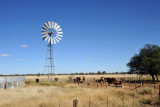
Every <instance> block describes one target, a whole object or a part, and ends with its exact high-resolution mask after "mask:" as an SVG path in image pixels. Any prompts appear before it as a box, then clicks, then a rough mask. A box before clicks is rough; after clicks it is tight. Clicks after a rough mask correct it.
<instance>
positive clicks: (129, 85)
mask: <svg viewBox="0 0 160 107" xmlns="http://www.w3.org/2000/svg"><path fill="white" fill-rule="evenodd" d="M129 89H130V80H129Z"/></svg>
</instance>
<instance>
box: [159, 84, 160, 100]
mask: <svg viewBox="0 0 160 107" xmlns="http://www.w3.org/2000/svg"><path fill="white" fill-rule="evenodd" d="M159 102H160V85H159Z"/></svg>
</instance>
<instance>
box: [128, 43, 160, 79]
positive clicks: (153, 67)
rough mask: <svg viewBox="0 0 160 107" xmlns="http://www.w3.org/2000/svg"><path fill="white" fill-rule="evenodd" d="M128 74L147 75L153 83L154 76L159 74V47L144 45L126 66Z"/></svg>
mask: <svg viewBox="0 0 160 107" xmlns="http://www.w3.org/2000/svg"><path fill="white" fill-rule="evenodd" d="M127 66H128V67H129V68H130V70H129V72H130V73H138V74H141V75H145V74H149V75H151V76H152V79H153V81H155V78H154V76H156V78H157V81H158V75H159V74H160V47H159V46H158V45H152V44H146V45H145V46H144V48H142V49H140V52H139V54H135V55H134V56H133V57H132V58H131V59H130V62H129V63H128V64H127Z"/></svg>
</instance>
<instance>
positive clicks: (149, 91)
mask: <svg viewBox="0 0 160 107" xmlns="http://www.w3.org/2000/svg"><path fill="white" fill-rule="evenodd" d="M140 94H142V95H144V94H153V89H152V88H144V89H143V90H142V91H141V92H140Z"/></svg>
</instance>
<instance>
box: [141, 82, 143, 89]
mask: <svg viewBox="0 0 160 107" xmlns="http://www.w3.org/2000/svg"><path fill="white" fill-rule="evenodd" d="M142 89H143V83H142V82H141V90H142Z"/></svg>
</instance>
